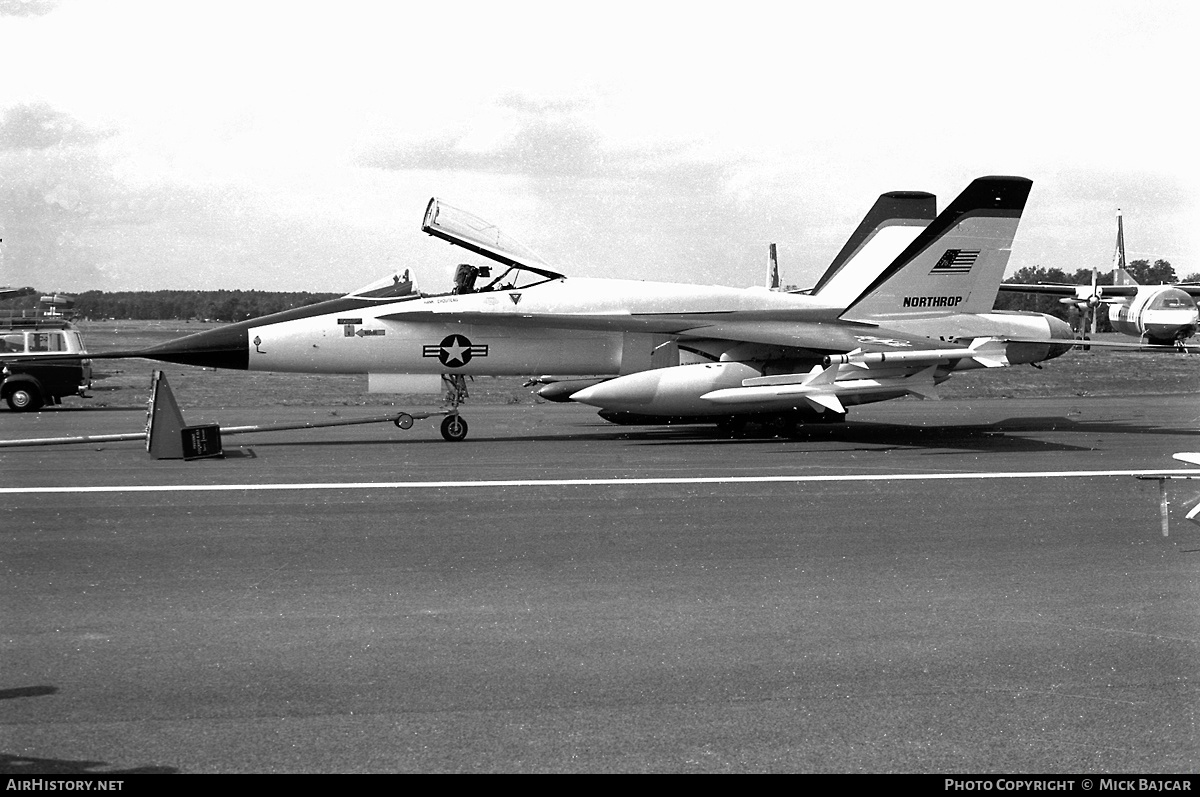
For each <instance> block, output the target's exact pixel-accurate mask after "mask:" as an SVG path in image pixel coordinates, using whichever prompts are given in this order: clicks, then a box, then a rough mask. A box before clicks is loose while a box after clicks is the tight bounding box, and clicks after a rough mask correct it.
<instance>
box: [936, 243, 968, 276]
mask: <svg viewBox="0 0 1200 797" xmlns="http://www.w3.org/2000/svg"><path fill="white" fill-rule="evenodd" d="M978 258H979V250H978V249H947V250H946V252H945V253H944V254H943V255H942V256H941V258H940V259H939V260H938V262H937V265H935V266H934V267H933V268H932V269H931V270H930V271H929V273H930V274H970V273H971V266H973V265H975V261H976V260H977V259H978Z"/></svg>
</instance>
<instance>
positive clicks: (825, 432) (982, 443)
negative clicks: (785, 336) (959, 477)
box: [652, 416, 1200, 453]
mask: <svg viewBox="0 0 1200 797" xmlns="http://www.w3.org/2000/svg"><path fill="white" fill-rule="evenodd" d="M685 428H686V427H678V428H677V429H671V430H666V431H663V430H661V429H660V430H659V431H658V432H657V435H658V436H659V437H660V439H656V440H653V441H652V442H654V443H657V444H663V445H669V444H676V445H678V444H687V443H703V442H711V441H712V440H714V439H716V436H715V435H714V434H713V433H712V431H711V428H709V430H708V434H707V435H695V434H693V435H690V436H688V437H684V436H683V435H684V434H685V433H684V429H685ZM1052 433H1056V434H1071V435H1087V436H1090V437H1091V440H1090V441H1089V442H1088V443H1087V444H1072V443H1068V442H1062V441H1051V440H1044V439H1036V438H1033V437H1026V436H1024V435H1036V434H1052ZM1100 434H1106V435H1111V434H1134V435H1184V436H1189V435H1200V430H1186V429H1185V430H1181V429H1164V428H1161V427H1157V426H1150V425H1143V424H1137V423H1130V422H1127V421H1121V420H1105V421H1076V420H1073V419H1071V418H1066V417H1062V416H1044V417H1035V418H1030V417H1016V418H1007V419H1004V420H1001V421H995V422H993V423H985V424H956V425H948V426H913V425H908V424H891V423H875V422H854V421H849V422H846V423H841V424H810V425H805V426H800V427H798V428H796V429H794V430H790V431H788V432H787V433H786V434H781V433H779V432H777V431H776V432H774V433H773V432H772V430H771V428H770V427H760V428H759V429H757V430H753V429H752V430H750V431H749V433H748V434H746V435H744V436H741V437H734V438H730V442H735V443H736V442H746V443H771V442H780V441H785V442H791V443H812V444H817V443H823V444H829V443H841V444H850V445H852V446H854V447H856V448H857V447H860V446H861V447H869V448H873V449H879V448H916V449H921V448H927V449H938V448H947V449H957V450H968V451H976V452H981V453H986V452H993V453H1014V452H1016V453H1021V452H1036V451H1062V452H1072V451H1092V450H1094V449H1095V448H1096V445H1095V442H1094V436H1095V435H1100ZM666 435H672V439H661V438H662V437H663V436H666Z"/></svg>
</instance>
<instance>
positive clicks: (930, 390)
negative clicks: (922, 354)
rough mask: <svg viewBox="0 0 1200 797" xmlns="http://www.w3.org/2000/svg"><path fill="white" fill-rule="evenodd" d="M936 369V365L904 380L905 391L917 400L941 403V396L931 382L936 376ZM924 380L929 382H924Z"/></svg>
mask: <svg viewBox="0 0 1200 797" xmlns="http://www.w3.org/2000/svg"><path fill="white" fill-rule="evenodd" d="M937 369H938V367H937V366H936V365H931V366H929V367H928V368H926V369H924V370H921V371H918V372H917V373H915V374H913V375H912V376H910V377H908V378H906V379H905V380H904V387H905V389H906V390H908V392H909V393H911V394H913V395H914V396H917V397H919V398H923V399H927V400H929V401H941V400H942V396H941V394H940V393H938V389H937V384H936V383H935V382H934V381H933V378H934V376H935V375H936V374H937ZM926 379H928V380H929V381H928V382H926V381H925V380H926Z"/></svg>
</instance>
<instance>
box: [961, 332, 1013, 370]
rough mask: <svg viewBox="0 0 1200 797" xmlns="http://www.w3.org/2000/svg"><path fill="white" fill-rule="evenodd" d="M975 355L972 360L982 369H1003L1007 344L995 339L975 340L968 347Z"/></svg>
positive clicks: (1006, 360) (1006, 358) (1006, 362)
mask: <svg viewBox="0 0 1200 797" xmlns="http://www.w3.org/2000/svg"><path fill="white" fill-rule="evenodd" d="M970 349H971V351H973V352H975V355H974V356H973V357H971V359H972V360H974V361H975V362H977V363H979V364H980V365H982V366H983V367H984V368H1004V367H1005V366H1007V365H1010V364H1011V363H1009V361H1008V344H1007V343H1006V342H1005V341H1002V340H997V339H996V338H976V339H975V340H974V341H973V342H972V343H971V346H970Z"/></svg>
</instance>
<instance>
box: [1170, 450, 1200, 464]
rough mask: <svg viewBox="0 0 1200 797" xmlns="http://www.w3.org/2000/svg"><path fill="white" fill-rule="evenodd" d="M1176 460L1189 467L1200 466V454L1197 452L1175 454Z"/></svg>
mask: <svg viewBox="0 0 1200 797" xmlns="http://www.w3.org/2000/svg"><path fill="white" fill-rule="evenodd" d="M1174 458H1175V459H1177V460H1179V461H1180V462H1186V463H1188V464H1189V465H1200V452H1197V451H1183V452H1181V453H1178V454H1175V455H1174Z"/></svg>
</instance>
